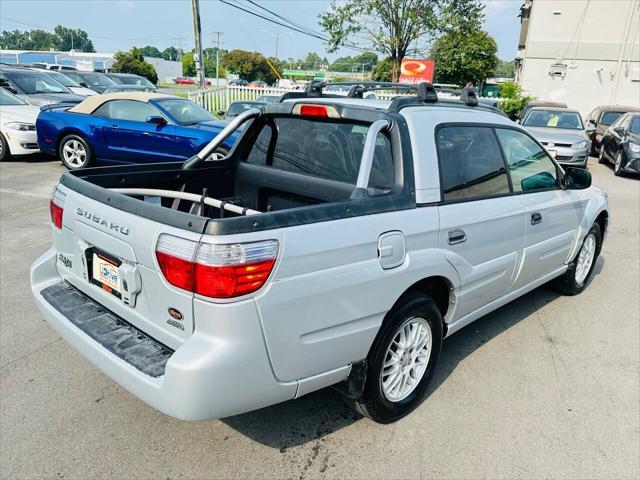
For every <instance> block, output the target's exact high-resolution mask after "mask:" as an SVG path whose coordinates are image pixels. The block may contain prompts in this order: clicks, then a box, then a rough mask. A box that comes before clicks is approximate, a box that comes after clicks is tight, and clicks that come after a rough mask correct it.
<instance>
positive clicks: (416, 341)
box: [380, 317, 433, 402]
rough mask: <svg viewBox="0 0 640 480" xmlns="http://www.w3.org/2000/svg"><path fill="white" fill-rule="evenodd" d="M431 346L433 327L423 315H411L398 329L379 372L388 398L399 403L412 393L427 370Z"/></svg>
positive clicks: (383, 391)
mask: <svg viewBox="0 0 640 480" xmlns="http://www.w3.org/2000/svg"><path fill="white" fill-rule="evenodd" d="M432 346H433V341H432V333H431V327H430V325H429V322H427V321H426V320H425V319H424V318H421V317H412V318H410V319H408V320H407V321H406V322H404V323H403V324H402V325H401V326H400V328H398V330H397V331H396V333H395V335H394V336H393V339H392V340H391V344H390V345H389V347H388V348H387V352H386V354H385V356H384V364H383V366H382V370H381V372H380V385H381V387H382V393H383V395H384V396H385V398H386V399H387V400H389V401H391V402H399V401H401V400H404V399H405V398H407V397H408V396H409V395H411V393H412V392H413V391H414V390H415V389H416V387H417V386H418V384H419V383H420V380H422V377H423V376H424V373H425V371H426V370H427V364H428V363H429V357H430V356H431V348H432Z"/></svg>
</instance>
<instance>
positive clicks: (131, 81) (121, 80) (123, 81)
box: [105, 72, 158, 92]
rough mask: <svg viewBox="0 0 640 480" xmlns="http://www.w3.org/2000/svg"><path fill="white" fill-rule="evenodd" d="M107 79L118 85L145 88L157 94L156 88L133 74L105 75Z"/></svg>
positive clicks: (111, 73) (110, 73)
mask: <svg viewBox="0 0 640 480" xmlns="http://www.w3.org/2000/svg"><path fill="white" fill-rule="evenodd" d="M105 75H106V76H107V77H109V78H110V79H111V80H113V81H114V82H116V83H117V84H118V85H133V86H137V87H145V88H146V89H147V90H146V91H147V92H157V91H158V89H157V88H156V86H155V85H154V84H153V83H151V82H150V81H149V80H147V79H146V78H144V77H142V76H140V75H134V74H133V73H113V72H109V73H105Z"/></svg>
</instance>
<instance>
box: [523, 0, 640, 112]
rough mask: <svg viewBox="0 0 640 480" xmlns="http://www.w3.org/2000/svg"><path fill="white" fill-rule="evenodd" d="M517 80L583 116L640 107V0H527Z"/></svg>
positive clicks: (534, 92) (540, 96)
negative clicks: (600, 108)
mask: <svg viewBox="0 0 640 480" xmlns="http://www.w3.org/2000/svg"><path fill="white" fill-rule="evenodd" d="M516 81H517V82H518V83H520V85H522V88H523V90H524V91H525V92H527V93H529V94H530V95H533V96H535V97H537V98H538V99H540V100H557V101H564V102H566V103H567V104H568V106H569V107H572V108H576V109H578V110H579V111H580V112H582V114H583V115H586V114H587V113H589V112H590V111H591V110H592V109H593V108H594V107H595V106H597V105H608V104H625V105H637V106H640V0H606V1H603V0H524V4H523V6H522V10H521V31H520V41H519V46H518V55H517V57H516Z"/></svg>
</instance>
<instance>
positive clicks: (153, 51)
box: [139, 45, 162, 58]
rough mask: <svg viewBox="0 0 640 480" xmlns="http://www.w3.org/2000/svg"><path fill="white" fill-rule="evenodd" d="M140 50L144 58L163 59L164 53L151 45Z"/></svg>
mask: <svg viewBox="0 0 640 480" xmlns="http://www.w3.org/2000/svg"><path fill="white" fill-rule="evenodd" d="M139 50H140V53H141V54H142V56H143V57H156V58H162V52H161V51H160V50H158V49H157V48H156V47H152V46H151V45H146V46H144V47H142V48H140V49H139Z"/></svg>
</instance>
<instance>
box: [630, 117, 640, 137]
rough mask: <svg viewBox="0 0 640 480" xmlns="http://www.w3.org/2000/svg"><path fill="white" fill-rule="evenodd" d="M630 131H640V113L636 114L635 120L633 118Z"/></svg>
mask: <svg viewBox="0 0 640 480" xmlns="http://www.w3.org/2000/svg"><path fill="white" fill-rule="evenodd" d="M629 133H640V115H636V116H635V117H633V120H631V126H630V127H629Z"/></svg>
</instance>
